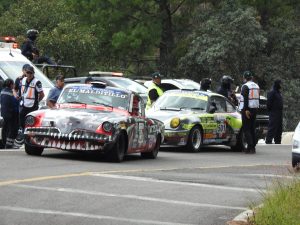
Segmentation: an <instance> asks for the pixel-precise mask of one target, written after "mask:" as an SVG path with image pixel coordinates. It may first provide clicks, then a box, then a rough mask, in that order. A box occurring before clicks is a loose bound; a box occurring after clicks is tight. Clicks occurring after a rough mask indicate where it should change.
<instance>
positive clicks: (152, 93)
mask: <svg viewBox="0 0 300 225" xmlns="http://www.w3.org/2000/svg"><path fill="white" fill-rule="evenodd" d="M151 77H152V83H151V84H150V86H149V87H148V100H147V104H146V110H147V109H150V108H151V106H152V105H153V103H154V102H155V101H156V100H157V99H158V98H159V97H160V96H161V95H162V94H163V93H164V91H163V89H162V88H161V86H160V84H161V78H162V75H161V74H160V73H159V72H155V73H153V74H151Z"/></svg>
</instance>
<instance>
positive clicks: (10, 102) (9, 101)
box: [1, 79, 19, 148]
mask: <svg viewBox="0 0 300 225" xmlns="http://www.w3.org/2000/svg"><path fill="white" fill-rule="evenodd" d="M13 86H14V81H13V80H12V79H7V80H5V81H4V84H3V89H2V91H1V116H2V117H3V120H4V123H3V129H2V140H3V142H4V143H5V148H18V147H16V146H14V141H15V138H16V136H17V134H18V128H19V125H18V120H17V118H18V116H19V105H18V100H17V99H16V98H15V97H14V95H13Z"/></svg>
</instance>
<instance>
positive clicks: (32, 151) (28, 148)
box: [25, 144, 44, 156]
mask: <svg viewBox="0 0 300 225" xmlns="http://www.w3.org/2000/svg"><path fill="white" fill-rule="evenodd" d="M43 151H44V148H42V147H36V146H32V145H27V144H25V152H26V153H27V154H28V155H37V156H40V155H41V154H42V153H43Z"/></svg>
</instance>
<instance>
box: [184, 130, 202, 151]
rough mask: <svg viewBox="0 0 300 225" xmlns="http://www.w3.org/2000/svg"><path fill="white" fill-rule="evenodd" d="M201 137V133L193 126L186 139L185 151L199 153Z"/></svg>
mask: <svg viewBox="0 0 300 225" xmlns="http://www.w3.org/2000/svg"><path fill="white" fill-rule="evenodd" d="M202 137H203V133H202V130H201V128H200V127H199V126H194V127H193V128H192V129H191V131H190V133H189V137H188V142H187V145H186V147H185V148H186V150H188V151H191V152H199V151H200V150H201V147H202Z"/></svg>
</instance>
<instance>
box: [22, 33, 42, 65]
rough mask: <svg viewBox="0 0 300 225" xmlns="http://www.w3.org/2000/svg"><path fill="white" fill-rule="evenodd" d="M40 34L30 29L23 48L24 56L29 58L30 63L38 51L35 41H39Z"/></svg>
mask: <svg viewBox="0 0 300 225" xmlns="http://www.w3.org/2000/svg"><path fill="white" fill-rule="evenodd" d="M38 34H39V32H38V31H37V30H35V29H30V30H28V31H27V33H26V35H27V39H26V41H25V42H24V43H23V44H22V46H21V52H22V54H23V55H24V56H25V57H27V58H28V59H29V60H30V61H32V60H33V52H34V49H36V46H35V40H36V39H37V36H38Z"/></svg>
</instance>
